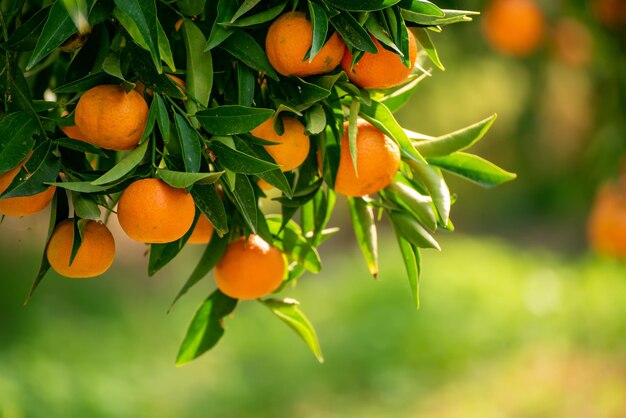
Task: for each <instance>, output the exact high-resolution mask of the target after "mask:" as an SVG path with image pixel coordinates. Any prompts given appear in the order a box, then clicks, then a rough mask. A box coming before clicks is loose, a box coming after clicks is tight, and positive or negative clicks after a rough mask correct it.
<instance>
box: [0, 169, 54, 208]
mask: <svg viewBox="0 0 626 418" xmlns="http://www.w3.org/2000/svg"><path fill="white" fill-rule="evenodd" d="M27 160H28V158H26V159H25V160H24V161H22V162H21V163H20V164H19V165H18V166H17V167H15V168H13V169H11V170H9V171H7V172H6V173H2V174H0V194H1V193H4V191H5V190H6V189H8V188H9V186H10V185H11V183H12V182H13V179H15V177H16V176H17V174H18V173H19V172H20V170H21V168H22V166H23V165H24V164H26V161H27ZM55 191H56V186H49V187H48V188H47V189H46V190H44V191H43V192H40V193H37V194H34V195H31V196H19V197H9V198H6V199H0V214H1V215H7V216H29V215H34V214H35V213H37V212H40V211H42V210H43V209H45V208H46V206H48V204H50V201H51V200H52V198H53V197H54V192H55Z"/></svg>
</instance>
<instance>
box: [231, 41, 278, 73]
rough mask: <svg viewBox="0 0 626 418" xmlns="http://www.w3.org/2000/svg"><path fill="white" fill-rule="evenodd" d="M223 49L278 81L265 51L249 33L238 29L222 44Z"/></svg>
mask: <svg viewBox="0 0 626 418" xmlns="http://www.w3.org/2000/svg"><path fill="white" fill-rule="evenodd" d="M221 47H222V48H224V49H225V50H226V51H227V52H228V53H230V54H231V55H232V56H233V57H235V58H237V59H238V60H240V61H241V62H243V63H244V64H246V65H247V66H248V67H250V68H254V69H255V70H257V71H260V72H262V73H265V74H267V76H268V77H270V78H272V79H274V80H276V81H278V75H277V74H276V71H274V69H273V68H272V66H271V65H270V62H269V61H268V60H267V55H265V51H263V48H261V47H260V46H259V44H258V43H257V42H256V41H255V40H254V38H253V37H252V36H251V35H250V34H248V33H247V32H245V31H243V30H241V29H236V30H235V31H234V32H233V34H232V35H230V36H229V37H228V38H227V39H226V40H224V42H222V44H221Z"/></svg>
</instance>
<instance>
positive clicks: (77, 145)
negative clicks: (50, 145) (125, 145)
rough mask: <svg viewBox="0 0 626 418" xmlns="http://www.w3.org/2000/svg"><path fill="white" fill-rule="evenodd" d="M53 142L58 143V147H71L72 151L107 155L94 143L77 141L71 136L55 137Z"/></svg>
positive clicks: (106, 156) (105, 156)
mask: <svg viewBox="0 0 626 418" xmlns="http://www.w3.org/2000/svg"><path fill="white" fill-rule="evenodd" d="M54 144H55V145H58V146H59V147H63V148H66V149H72V150H74V151H78V152H82V153H90V154H96V155H99V156H101V157H104V158H108V157H109V156H108V154H107V153H106V152H105V151H104V150H103V149H102V148H98V147H96V146H95V145H91V144H88V143H86V142H83V141H78V140H76V139H72V138H59V139H55V140H54Z"/></svg>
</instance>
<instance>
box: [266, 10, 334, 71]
mask: <svg viewBox="0 0 626 418" xmlns="http://www.w3.org/2000/svg"><path fill="white" fill-rule="evenodd" d="M312 41H313V27H312V25H311V22H309V21H308V20H307V18H306V15H305V14H304V13H302V12H287V13H284V14H283V15H282V16H280V17H279V18H278V19H276V20H275V21H274V22H273V23H272V24H271V25H270V28H269V30H268V31H267V37H266V38H265V51H266V53H267V58H268V59H269V61H270V64H272V67H274V69H275V70H276V71H278V72H279V73H280V74H282V75H284V76H298V77H306V76H310V75H314V74H324V73H327V72H329V71H332V70H334V69H335V67H337V65H339V63H340V62H341V57H343V54H344V51H345V44H344V43H343V41H342V40H341V38H340V37H339V35H338V34H337V33H336V32H335V33H334V34H333V35H332V36H331V37H330V39H329V40H328V42H326V44H325V45H324V46H323V47H322V49H321V50H320V51H319V52H318V53H317V55H316V56H315V57H314V58H313V60H312V61H309V60H308V59H304V57H305V56H306V53H307V52H308V51H309V48H311V43H312Z"/></svg>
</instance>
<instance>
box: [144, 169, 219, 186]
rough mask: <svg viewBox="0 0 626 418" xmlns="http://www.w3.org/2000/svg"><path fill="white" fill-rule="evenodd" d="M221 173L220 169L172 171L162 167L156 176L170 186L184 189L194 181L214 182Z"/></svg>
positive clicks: (202, 182)
mask: <svg viewBox="0 0 626 418" xmlns="http://www.w3.org/2000/svg"><path fill="white" fill-rule="evenodd" d="M222 174H223V172H222V171H220V172H218V173H188V172H185V171H172V170H167V169H164V168H160V169H158V170H157V172H156V176H157V177H158V178H160V179H161V180H163V181H164V182H166V183H167V184H169V185H170V186H172V187H176V188H178V189H185V188H187V187H190V186H192V185H193V184H195V183H201V184H211V183H215V182H216V181H217V180H218V179H219V178H220V176H221V175H222Z"/></svg>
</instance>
